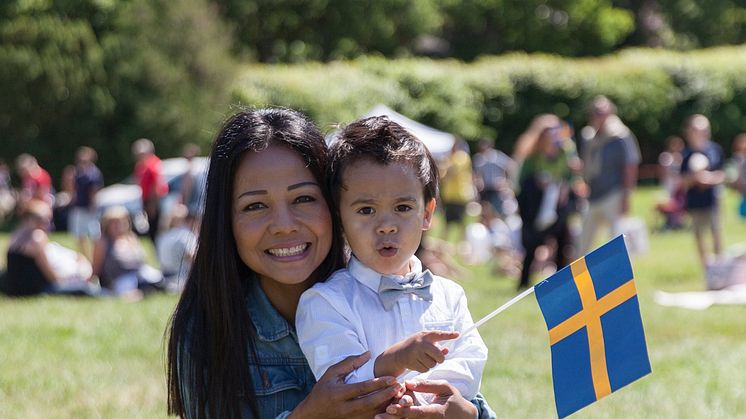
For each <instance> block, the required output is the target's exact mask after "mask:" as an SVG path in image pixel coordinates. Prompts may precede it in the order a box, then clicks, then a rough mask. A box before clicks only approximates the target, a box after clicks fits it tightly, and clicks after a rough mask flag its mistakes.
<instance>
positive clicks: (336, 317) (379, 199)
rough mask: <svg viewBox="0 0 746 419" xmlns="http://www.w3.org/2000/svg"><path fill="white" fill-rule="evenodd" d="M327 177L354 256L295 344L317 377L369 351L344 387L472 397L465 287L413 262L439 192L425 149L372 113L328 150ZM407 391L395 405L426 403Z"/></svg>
mask: <svg viewBox="0 0 746 419" xmlns="http://www.w3.org/2000/svg"><path fill="white" fill-rule="evenodd" d="M330 172H331V173H330V176H329V181H330V183H331V188H330V189H331V191H332V197H333V201H334V203H335V208H334V213H335V216H336V217H339V218H338V219H340V220H341V225H342V228H343V230H344V232H345V236H346V239H347V242H348V244H349V246H350V248H351V250H352V256H351V258H350V261H349V264H348V266H347V268H346V269H342V270H339V271H337V272H335V273H334V274H333V275H332V277H331V278H329V280H327V281H326V282H323V283H318V284H316V285H315V286H313V287H312V288H311V289H309V290H308V291H306V292H305V293H304V294H303V296H302V297H301V300H300V304H299V306H298V312H297V314H296V325H297V331H298V340H299V343H300V346H301V349H302V350H303V353H304V354H305V356H306V358H307V359H308V362H309V365H310V366H311V369H312V370H313V373H314V375H315V376H316V378H319V377H321V376H322V374H324V372H325V371H326V369H327V368H328V367H330V366H332V365H334V364H335V363H337V362H339V361H340V360H342V359H344V358H346V357H347V356H349V355H352V354H359V353H363V352H365V351H370V352H371V358H370V360H369V361H368V362H367V363H366V364H364V365H362V366H361V367H360V368H358V369H357V370H355V371H353V372H352V373H350V374H349V375H348V376H347V379H346V381H347V382H359V381H364V380H367V379H371V378H374V377H381V376H398V377H400V379H402V380H407V379H410V378H414V377H417V378H422V379H445V380H447V381H448V382H449V383H451V384H453V385H454V386H455V387H456V388H457V389H458V390H459V391H460V392H461V394H462V395H463V397H465V398H466V399H473V398H474V397H475V395H476V394H477V392H478V391H479V384H480V381H481V378H482V371H483V369H484V364H485V362H486V359H487V348H486V346H485V344H484V342H483V341H482V338H481V337H480V336H479V333H478V332H477V331H476V330H473V331H471V332H469V333H468V334H466V335H463V336H459V331H462V330H466V329H467V328H469V327H470V326H471V325H472V324H473V321H472V318H471V315H470V314H469V310H468V307H467V303H466V296H465V295H464V290H463V289H462V288H461V286H459V285H458V284H456V283H455V282H453V281H450V280H448V279H445V278H442V277H438V276H435V275H433V274H431V273H430V271H429V270H425V271H423V270H422V264H421V263H420V261H419V259H417V257H416V256H414V253H415V251H416V250H417V247H418V246H419V244H420V240H421V238H422V234H423V231H424V230H427V229H428V228H430V224H431V221H432V216H433V212H434V211H435V200H436V197H437V194H438V172H437V168H436V167H435V163H434V161H433V160H432V157H431V156H430V153H429V152H428V151H427V150H426V148H425V146H424V144H423V143H422V142H420V141H419V140H418V139H417V138H416V137H414V136H413V135H412V134H410V133H409V132H408V131H406V130H405V129H404V128H403V127H401V126H400V125H398V124H396V123H394V122H392V121H390V120H389V119H388V118H386V117H372V118H367V119H363V120H359V121H356V122H353V123H352V124H350V125H349V126H347V127H346V128H345V129H344V130H343V132H342V133H341V135H340V138H339V140H338V141H337V142H336V143H335V144H333V145H332V149H331V164H330ZM457 338H458V339H457ZM440 341H448V342H447V343H445V344H444V345H443V344H440V345H439V344H438V342H440ZM407 388H411V386H407ZM404 391H405V387H402V391H401V395H400V398H398V400H395V402H397V401H398V404H399V406H407V405H411V404H412V403H413V402H415V401H414V400H413V399H416V402H415V403H418V404H427V403H429V402H430V400H427V399H426V398H425V397H424V393H422V394H421V393H412V392H408V394H407V395H404ZM402 396H403V397H402ZM395 404H397V403H395Z"/></svg>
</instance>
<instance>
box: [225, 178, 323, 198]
mask: <svg viewBox="0 0 746 419" xmlns="http://www.w3.org/2000/svg"><path fill="white" fill-rule="evenodd" d="M304 186H319V184H318V183H316V182H311V181H308V182H300V183H295V184H293V185H290V186H288V190H289V191H292V190H294V189H298V188H302V187H304ZM268 193H269V192H267V190H266V189H257V190H255V191H246V192H243V193H241V194H240V195H238V198H237V199H240V198H243V197H244V196H254V195H267V194H268Z"/></svg>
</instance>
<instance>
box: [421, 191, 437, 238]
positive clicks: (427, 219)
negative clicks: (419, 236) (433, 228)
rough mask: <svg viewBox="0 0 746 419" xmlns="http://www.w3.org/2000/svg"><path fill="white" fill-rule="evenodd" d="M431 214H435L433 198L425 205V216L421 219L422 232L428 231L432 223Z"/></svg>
mask: <svg viewBox="0 0 746 419" xmlns="http://www.w3.org/2000/svg"><path fill="white" fill-rule="evenodd" d="M433 214H435V198H432V199H430V202H428V203H426V204H425V214H424V216H423V217H422V229H423V230H429V229H430V225H431V224H432V223H433Z"/></svg>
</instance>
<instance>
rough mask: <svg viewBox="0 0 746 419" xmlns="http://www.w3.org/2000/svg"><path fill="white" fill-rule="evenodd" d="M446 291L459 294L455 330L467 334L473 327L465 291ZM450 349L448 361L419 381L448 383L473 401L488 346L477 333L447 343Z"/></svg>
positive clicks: (458, 287) (418, 377) (420, 377)
mask: <svg viewBox="0 0 746 419" xmlns="http://www.w3.org/2000/svg"><path fill="white" fill-rule="evenodd" d="M451 285H453V286H454V287H453V289H452V288H451V287H447V288H446V290H447V291H446V292H449V293H453V294H457V295H458V298H457V299H456V304H455V305H454V306H453V307H449V308H450V309H451V311H452V313H453V316H454V317H453V319H454V328H455V330H466V329H468V328H469V327H471V326H472V325H473V324H474V321H473V320H472V317H471V314H470V313H469V308H468V305H467V301H466V295H465V294H464V291H463V289H462V288H461V287H460V286H458V285H456V284H451ZM445 344H446V345H445V346H446V347H447V348H449V354H448V356H447V357H446V360H445V361H444V362H443V363H441V364H439V365H437V366H435V368H433V369H431V370H430V371H428V372H425V373H422V374H420V375H418V376H417V377H416V378H417V379H427V380H446V381H448V382H449V383H450V384H453V385H454V387H456V388H457V389H458V390H459V391H460V392H461V394H462V395H463V396H464V397H465V398H466V399H467V400H470V399H472V398H474V396H475V395H476V394H477V393H478V392H479V384H480V382H481V380H482V373H483V371H484V366H485V364H486V363H487V346H486V345H485V344H484V341H483V340H482V337H481V336H480V335H479V332H478V331H477V330H476V329H474V330H472V331H471V332H469V333H468V334H466V335H464V336H461V337H460V338H459V339H456V340H454V341H448V342H445Z"/></svg>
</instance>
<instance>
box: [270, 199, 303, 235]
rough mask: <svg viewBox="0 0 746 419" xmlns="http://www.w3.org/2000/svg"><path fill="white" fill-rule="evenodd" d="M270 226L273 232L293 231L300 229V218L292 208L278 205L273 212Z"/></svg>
mask: <svg viewBox="0 0 746 419" xmlns="http://www.w3.org/2000/svg"><path fill="white" fill-rule="evenodd" d="M269 228H270V229H269V231H270V233H272V234H286V233H291V232H294V231H297V230H298V219H297V217H296V216H295V214H293V211H292V210H291V209H290V208H288V207H286V206H281V207H277V208H275V210H274V212H273V214H272V221H271V224H270V227H269Z"/></svg>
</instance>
